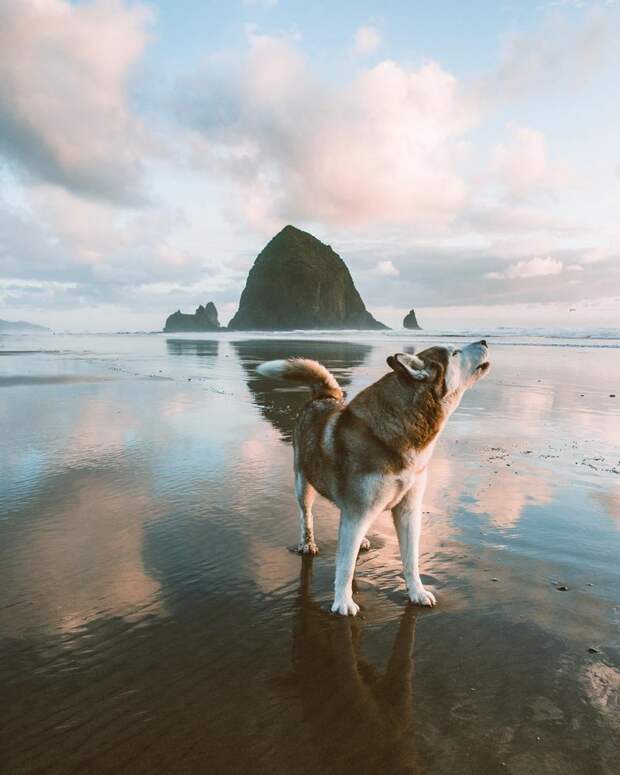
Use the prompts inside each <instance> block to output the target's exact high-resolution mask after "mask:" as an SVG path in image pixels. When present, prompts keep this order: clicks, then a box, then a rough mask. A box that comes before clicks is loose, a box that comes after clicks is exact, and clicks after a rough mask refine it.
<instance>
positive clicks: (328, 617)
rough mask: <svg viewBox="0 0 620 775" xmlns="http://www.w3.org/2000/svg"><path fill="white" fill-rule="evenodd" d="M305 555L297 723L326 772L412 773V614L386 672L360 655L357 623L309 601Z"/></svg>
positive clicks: (297, 637)
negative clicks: (300, 713)
mask: <svg viewBox="0 0 620 775" xmlns="http://www.w3.org/2000/svg"><path fill="white" fill-rule="evenodd" d="M312 563H313V558H312V557H303V558H302V572H301V584H300V589H299V595H298V598H297V611H296V618H295V624H294V629H293V668H294V673H295V678H296V680H297V683H298V685H299V691H300V695H301V702H302V706H303V713H304V726H305V727H306V728H307V729H308V731H311V735H312V738H313V745H314V747H315V750H316V755H317V757H318V758H320V759H321V760H322V761H321V764H322V769H323V770H324V771H325V772H327V773H338V774H339V773H369V774H370V773H381V775H405V773H407V775H418V774H419V773H422V772H423V770H422V769H421V767H420V766H419V763H418V761H417V758H418V757H417V756H416V753H415V750H414V730H413V722H414V718H413V691H412V678H413V648H414V636H415V626H416V612H415V608H414V607H413V606H411V607H408V608H406V609H405V612H404V613H403V615H402V617H401V620H400V623H399V626H398V631H397V633H396V638H395V640H394V643H393V646H392V650H391V654H390V657H389V659H388V661H387V665H386V667H385V671H384V672H382V671H379V670H377V669H376V668H375V667H373V666H372V665H370V664H368V663H366V662H364V661H363V659H362V658H361V656H360V645H361V637H362V634H363V629H364V624H363V621H360V620H359V619H354V618H353V617H339V616H333V615H332V614H330V613H328V612H327V611H326V610H325V609H322V608H321V607H320V606H319V604H318V603H317V602H315V601H314V600H313V599H312V594H311V582H312Z"/></svg>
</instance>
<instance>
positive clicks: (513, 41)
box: [483, 8, 618, 102]
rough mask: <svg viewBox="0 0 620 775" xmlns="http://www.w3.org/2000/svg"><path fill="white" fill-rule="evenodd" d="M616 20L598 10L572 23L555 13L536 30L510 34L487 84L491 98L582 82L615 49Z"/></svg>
mask: <svg viewBox="0 0 620 775" xmlns="http://www.w3.org/2000/svg"><path fill="white" fill-rule="evenodd" d="M617 35H618V20H617V18H616V17H615V15H613V14H611V13H609V12H606V11H605V10H603V9H600V8H594V9H592V10H590V11H588V12H587V13H585V14H584V15H583V16H580V17H579V22H578V24H575V25H571V24H570V23H569V22H568V21H567V17H563V16H558V15H554V16H551V17H550V18H549V20H548V22H547V24H546V25H545V26H544V27H543V28H542V29H541V30H540V31H539V32H537V33H534V34H532V33H530V32H528V33H515V34H513V35H510V36H509V37H507V38H506V40H505V43H504V46H503V50H502V53H501V62H500V65H499V67H498V68H497V71H496V72H495V73H494V74H493V75H491V76H490V77H488V78H487V79H486V81H485V84H484V85H483V91H485V92H486V94H487V96H488V99H489V100H491V101H493V102H497V101H498V100H512V99H514V98H519V97H528V96H531V95H538V96H540V95H542V94H544V93H547V92H553V93H556V92H557V90H558V89H559V88H562V87H568V88H570V89H573V90H574V89H575V88H577V87H580V86H583V85H584V84H585V83H586V82H587V81H588V80H589V78H590V77H591V75H592V74H593V73H594V72H595V71H596V70H597V69H599V68H600V67H601V66H604V65H605V64H606V62H607V61H609V59H610V57H611V56H614V55H615V54H616V53H617Z"/></svg>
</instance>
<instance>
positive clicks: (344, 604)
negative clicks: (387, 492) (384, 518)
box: [332, 511, 376, 616]
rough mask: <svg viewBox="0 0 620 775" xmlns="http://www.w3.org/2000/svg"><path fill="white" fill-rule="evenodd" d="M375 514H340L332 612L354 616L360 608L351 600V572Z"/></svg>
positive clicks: (353, 569)
mask: <svg viewBox="0 0 620 775" xmlns="http://www.w3.org/2000/svg"><path fill="white" fill-rule="evenodd" d="M375 516H376V514H375V512H372V511H371V512H367V513H366V514H364V515H363V516H361V517H352V516H351V515H350V514H347V513H346V512H345V511H343V512H342V514H341V516H340V528H339V529H338V552H337V555H336V584H335V590H334V604H333V605H332V613H335V614H342V615H343V616H346V615H347V614H352V615H353V616H355V614H356V613H357V612H358V611H359V610H360V607H359V606H358V604H357V603H356V602H355V601H354V600H353V574H354V573H355V562H356V560H357V555H358V552H359V550H360V546H361V544H362V541H363V540H364V536H365V535H366V531H367V530H369V529H370V526H371V524H372V521H373V519H374V518H375Z"/></svg>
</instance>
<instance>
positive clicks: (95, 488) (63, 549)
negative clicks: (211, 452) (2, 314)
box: [0, 473, 162, 636]
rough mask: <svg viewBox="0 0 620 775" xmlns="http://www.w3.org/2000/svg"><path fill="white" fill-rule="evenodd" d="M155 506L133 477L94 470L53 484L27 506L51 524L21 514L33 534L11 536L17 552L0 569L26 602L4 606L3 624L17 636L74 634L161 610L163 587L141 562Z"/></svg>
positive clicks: (15, 597) (17, 594)
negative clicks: (37, 631)
mask: <svg viewBox="0 0 620 775" xmlns="http://www.w3.org/2000/svg"><path fill="white" fill-rule="evenodd" d="M67 480H68V481H67ZM154 510H155V508H154V503H153V502H152V500H151V498H150V496H149V495H148V494H147V493H146V491H145V490H144V489H141V488H140V487H136V482H135V478H133V477H132V480H131V482H130V483H125V487H123V485H122V484H121V483H120V482H119V481H118V479H114V478H110V479H109V480H107V479H106V478H105V477H104V476H101V475H99V474H94V473H92V474H85V473H81V474H80V475H79V478H75V479H72V478H71V475H70V474H68V475H66V476H63V477H61V478H59V479H57V480H55V481H53V482H52V483H50V486H49V487H48V488H47V489H46V490H45V491H44V492H42V493H41V496H40V499H39V500H38V502H37V503H34V504H30V508H29V509H28V514H30V513H37V514H41V515H42V516H45V518H46V520H47V521H46V525H45V529H41V528H42V526H41V524H39V520H34V521H32V518H31V517H29V516H28V515H24V517H23V518H22V517H21V515H19V514H18V515H17V520H16V521H17V522H20V520H22V519H23V520H28V519H30V520H31V521H32V525H31V528H32V529H30V530H28V533H27V540H20V541H15V542H11V541H10V540H8V541H7V545H8V544H10V545H11V546H12V550H11V553H10V556H7V555H8V551H7V554H6V555H5V556H4V557H2V562H1V563H0V567H2V568H3V572H4V573H8V578H9V579H10V581H11V587H12V595H13V598H14V599H15V600H17V601H20V602H18V604H16V605H14V606H12V607H9V608H6V609H5V610H4V611H3V612H2V616H1V618H0V621H1V622H2V627H3V629H5V630H6V631H7V633H8V634H10V635H12V636H15V635H19V634H22V633H24V632H26V631H28V630H29V629H31V628H39V627H42V628H44V629H46V630H52V631H53V630H61V631H64V632H68V631H71V630H73V629H74V628H76V627H78V626H80V625H83V624H85V623H86V622H88V621H90V620H91V619H95V618H98V617H100V616H102V615H107V616H131V615H132V614H136V615H137V614H139V613H140V612H141V611H142V610H143V609H145V608H148V612H149V613H151V614H152V613H161V612H162V608H161V604H160V602H159V601H158V600H157V596H158V593H159V591H160V586H159V584H158V583H157V581H155V580H154V579H153V578H151V577H150V576H149V575H147V573H146V571H145V569H144V564H143V560H142V553H143V544H144V524H143V521H144V515H148V514H153V513H154ZM137 515H140V516H137ZM16 529H17V528H16ZM20 530H21V531H23V530H24V525H23V524H22V525H21V527H20ZM8 538H9V539H10V536H9V537H8ZM22 601H23V604H20V603H21V602H22ZM25 601H27V603H26V602H25Z"/></svg>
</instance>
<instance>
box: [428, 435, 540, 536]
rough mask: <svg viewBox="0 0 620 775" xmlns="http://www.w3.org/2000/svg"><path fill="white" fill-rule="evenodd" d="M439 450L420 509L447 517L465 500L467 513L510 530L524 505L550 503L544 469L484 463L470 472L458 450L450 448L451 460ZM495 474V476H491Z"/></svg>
mask: <svg viewBox="0 0 620 775" xmlns="http://www.w3.org/2000/svg"><path fill="white" fill-rule="evenodd" d="M447 454H448V453H447V450H443V454H440V453H439V451H438V453H437V454H436V456H435V458H434V459H433V461H432V463H431V465H430V466H429V480H428V487H427V494H426V498H425V503H424V509H425V510H428V511H433V512H439V513H446V514H447V515H448V516H450V515H453V514H454V513H456V511H457V510H459V509H461V508H462V507H463V503H464V499H465V498H467V499H469V501H470V502H469V503H467V510H468V511H469V512H470V513H472V514H478V515H481V516H482V515H485V516H487V517H488V521H489V523H490V524H491V525H492V526H493V527H497V528H513V527H515V526H516V525H517V523H518V522H519V520H520V518H521V516H522V515H523V512H524V509H525V508H526V506H530V505H534V506H539V505H543V504H545V503H551V501H552V499H553V491H554V488H553V484H552V482H551V474H550V473H549V472H548V471H546V470H545V469H542V468H540V469H535V468H525V467H524V466H520V467H519V469H518V473H515V468H513V467H510V468H507V467H505V465H504V463H502V464H501V465H502V467H500V468H496V467H494V465H493V464H492V463H488V462H487V461H486V460H485V461H484V466H483V467H482V468H480V469H474V470H472V467H471V460H469V459H467V458H463V459H459V457H458V456H459V455H460V454H462V453H461V452H460V450H459V448H458V447H453V448H452V457H450V458H448V457H447ZM495 472H497V473H495Z"/></svg>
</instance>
